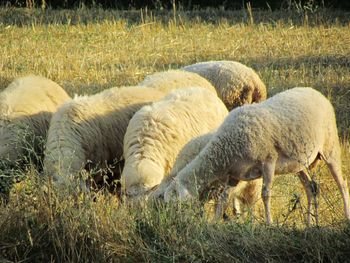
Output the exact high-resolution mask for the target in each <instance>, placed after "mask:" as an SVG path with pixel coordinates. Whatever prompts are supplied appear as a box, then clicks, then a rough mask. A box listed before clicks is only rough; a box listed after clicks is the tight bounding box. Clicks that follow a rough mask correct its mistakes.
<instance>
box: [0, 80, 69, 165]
mask: <svg viewBox="0 0 350 263" xmlns="http://www.w3.org/2000/svg"><path fill="white" fill-rule="evenodd" d="M69 99H70V97H69V96H68V94H67V93H66V92H65V91H64V90H63V89H62V88H61V87H60V86H59V85H58V84H57V83H55V82H53V81H52V80H49V79H47V78H44V77H40V76H33V75H31V76H26V77H21V78H17V79H15V80H14V81H13V82H12V83H10V85H9V86H8V87H7V88H6V89H4V90H3V91H2V92H1V93H0V159H1V161H6V162H7V164H8V165H17V164H21V163H23V162H25V161H26V160H24V159H25V158H26V157H28V156H27V155H28V154H29V153H28V150H29V152H30V153H33V152H32V150H34V154H33V156H30V157H31V158H33V160H37V161H39V162H40V159H39V160H38V159H37V157H40V156H41V155H42V152H43V141H44V139H45V138H46V133H47V130H48V128H49V122H50V119H51V116H52V114H53V113H54V112H55V111H56V110H57V108H58V107H59V106H60V105H61V104H62V103H64V102H65V101H67V100H69ZM30 155H31V154H30ZM38 165H40V164H39V163H38Z"/></svg>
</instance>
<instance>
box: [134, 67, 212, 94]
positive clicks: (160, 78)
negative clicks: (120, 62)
mask: <svg viewBox="0 0 350 263" xmlns="http://www.w3.org/2000/svg"><path fill="white" fill-rule="evenodd" d="M139 86H146V87H149V88H154V89H157V90H159V91H162V92H164V93H165V94H167V93H169V92H170V91H172V90H174V89H179V88H181V89H184V88H190V87H201V88H205V89H208V90H210V91H212V92H213V93H215V94H217V93H216V89H215V88H214V87H213V85H211V84H210V83H209V82H208V81H207V80H206V79H205V78H203V77H201V76H199V75H198V74H196V73H192V72H186V71H182V70H168V71H163V72H157V73H154V74H153V75H149V76H147V77H146V78H145V79H144V80H143V81H142V82H141V83H140V84H139Z"/></svg>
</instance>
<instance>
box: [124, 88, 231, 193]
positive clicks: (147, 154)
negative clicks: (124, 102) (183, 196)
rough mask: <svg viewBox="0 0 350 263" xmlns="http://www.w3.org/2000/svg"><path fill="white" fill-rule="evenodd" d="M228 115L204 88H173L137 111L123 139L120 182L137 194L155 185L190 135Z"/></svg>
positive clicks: (213, 96)
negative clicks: (123, 159)
mask: <svg viewBox="0 0 350 263" xmlns="http://www.w3.org/2000/svg"><path fill="white" fill-rule="evenodd" d="M227 114H228V112H227V109H226V107H225V105H224V104H223V103H222V101H221V100H220V99H219V98H218V97H217V96H216V95H214V94H213V93H212V92H210V91H208V90H206V89H203V88H189V89H179V90H174V91H172V92H171V93H170V94H169V95H168V96H166V97H165V98H163V99H162V100H161V101H159V102H156V103H153V104H152V105H150V106H145V107H143V108H142V109H141V110H139V111H138V112H137V113H136V114H135V115H134V117H133V118H132V119H131V120H130V123H129V126H128V128H127V131H126V134H125V138H124V156H125V167H124V170H123V174H122V180H121V181H122V185H123V187H124V188H125V190H126V193H127V194H129V195H133V196H134V195H139V194H141V193H144V192H146V191H148V190H150V189H151V188H152V187H154V186H156V185H158V184H159V183H160V181H161V180H162V179H163V177H164V176H166V175H167V174H168V173H169V172H170V170H171V168H172V167H173V164H174V161H175V158H176V156H177V154H178V152H179V151H180V150H181V148H182V147H183V146H184V145H185V144H186V143H187V142H188V141H189V140H190V139H191V138H193V137H196V136H198V135H201V134H203V133H206V132H209V131H211V130H213V129H215V128H216V127H218V126H219V125H220V124H221V122H222V121H223V119H224V118H225V116H226V115H227Z"/></svg>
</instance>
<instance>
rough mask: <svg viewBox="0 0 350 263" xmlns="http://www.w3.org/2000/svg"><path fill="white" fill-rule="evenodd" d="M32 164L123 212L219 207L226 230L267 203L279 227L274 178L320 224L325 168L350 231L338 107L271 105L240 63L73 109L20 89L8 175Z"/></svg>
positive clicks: (8, 146)
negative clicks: (317, 176)
mask: <svg viewBox="0 0 350 263" xmlns="http://www.w3.org/2000/svg"><path fill="white" fill-rule="evenodd" d="M32 156H35V162H34V164H35V165H36V168H37V170H38V172H39V176H40V178H41V179H44V180H50V181H52V184H53V187H54V188H57V189H58V190H59V191H60V190H62V189H71V190H70V191H73V192H69V193H70V194H72V195H74V194H76V192H77V191H78V192H80V191H82V192H85V193H86V194H89V192H91V191H100V190H101V189H107V190H108V191H110V192H111V193H113V194H116V195H117V196H118V198H120V200H121V201H122V202H128V201H130V202H134V201H135V202H140V201H143V202H144V203H146V204H147V202H162V203H168V202H183V201H185V200H188V199H199V200H200V201H202V202H204V203H205V202H210V201H209V200H210V199H212V200H214V203H215V207H216V208H215V216H216V217H217V218H218V219H222V218H223V215H224V214H225V211H226V210H227V209H228V207H229V206H231V207H232V208H233V211H234V214H235V215H236V216H238V215H240V214H241V212H242V208H244V209H246V208H247V209H252V211H254V210H255V207H256V206H257V204H259V202H260V203H261V206H262V207H263V210H264V216H265V220H266V222H267V223H268V224H271V223H272V222H273V220H272V218H273V217H272V215H271V192H272V183H273V178H274V176H275V175H283V174H288V173H293V174H295V175H297V176H298V178H299V179H300V182H301V184H302V186H303V188H304V189H305V193H306V197H307V224H308V225H310V224H311V219H312V215H315V219H316V223H318V212H317V205H316V203H315V202H314V200H316V197H317V194H318V191H317V189H316V188H317V187H315V185H316V183H315V181H314V180H313V178H312V176H311V174H310V171H311V170H312V169H314V168H315V167H316V166H317V165H318V163H319V162H320V161H323V162H324V163H325V164H326V166H327V167H328V169H329V171H330V173H331V175H332V177H333V178H334V181H335V183H336V185H337V187H338V189H339V191H340V193H341V197H342V200H343V205H344V214H345V217H346V219H347V220H348V221H350V206H349V205H350V204H349V189H348V185H347V180H346V176H343V174H342V167H341V149H340V142H339V137H338V130H337V125H336V119H335V113H334V109H333V106H332V104H331V103H330V101H329V100H328V99H327V98H326V97H325V96H323V95H322V94H321V93H320V92H318V91H316V90H315V89H312V88H309V87H296V88H292V89H288V90H286V91H283V92H280V93H278V94H276V95H274V96H272V97H270V98H267V90H266V86H265V84H264V83H263V81H262V80H261V79H260V77H259V75H258V74H257V73H256V72H255V71H254V70H253V69H252V68H250V67H248V66H246V65H243V64H241V63H239V62H236V61H207V62H200V63H196V64H193V65H187V66H184V67H183V68H180V69H177V70H169V71H164V72H157V73H154V74H152V75H149V76H146V77H145V79H144V80H143V81H142V82H140V83H139V84H138V85H136V86H132V87H112V88H109V89H107V90H104V91H102V92H100V93H97V94H93V95H75V96H74V97H73V98H71V97H70V96H69V95H68V94H67V93H66V92H65V91H64V89H63V88H61V87H60V86H59V85H58V84H56V83H55V82H53V81H51V80H49V79H47V78H44V77H39V76H33V75H31V76H26V77H20V78H17V79H15V80H14V81H13V82H12V83H11V84H10V85H9V86H8V87H7V88H5V89H4V90H3V91H2V92H1V93H0V163H1V169H5V168H6V167H7V168H9V167H14V166H15V167H19V168H21V169H22V168H24V167H27V166H28V165H29V164H31V163H32V162H31V161H30V160H33V159H32ZM28 160H29V161H28ZM0 180H1V178H0ZM71 186H75V187H71ZM1 187H2V184H1V182H0V188H1ZM2 190H3V189H0V193H1V192H2ZM0 196H1V195H0ZM146 201H147V202H146Z"/></svg>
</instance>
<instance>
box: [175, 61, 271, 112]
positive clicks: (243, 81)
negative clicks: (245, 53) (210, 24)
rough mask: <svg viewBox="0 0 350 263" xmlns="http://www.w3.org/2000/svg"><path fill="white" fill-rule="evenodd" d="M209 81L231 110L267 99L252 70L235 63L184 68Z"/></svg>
mask: <svg viewBox="0 0 350 263" xmlns="http://www.w3.org/2000/svg"><path fill="white" fill-rule="evenodd" d="M182 69H183V70H185V71H189V72H193V73H197V74H199V75H201V76H202V77H203V78H205V79H207V80H208V81H209V82H210V83H211V84H212V85H213V86H214V87H215V88H216V91H217V94H218V96H219V98H221V99H222V101H223V102H224V103H225V105H226V107H227V108H228V109H229V110H232V109H233V108H236V107H238V106H242V105H244V104H251V103H253V102H260V101H263V100H265V99H266V87H265V84H264V83H263V82H262V81H261V79H260V77H259V75H258V74H257V73H256V72H255V71H254V70H253V69H252V68H249V67H247V66H245V65H243V64H241V63H239V62H235V61H225V60H223V61H207V62H200V63H196V64H193V65H189V66H186V67H183V68H182Z"/></svg>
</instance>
